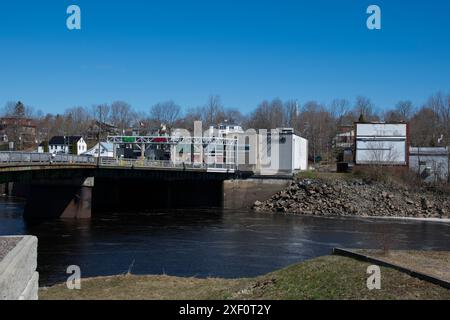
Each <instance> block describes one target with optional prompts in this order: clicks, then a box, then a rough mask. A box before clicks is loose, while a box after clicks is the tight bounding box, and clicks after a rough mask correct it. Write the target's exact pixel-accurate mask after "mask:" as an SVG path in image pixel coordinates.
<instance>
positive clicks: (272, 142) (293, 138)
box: [250, 128, 308, 176]
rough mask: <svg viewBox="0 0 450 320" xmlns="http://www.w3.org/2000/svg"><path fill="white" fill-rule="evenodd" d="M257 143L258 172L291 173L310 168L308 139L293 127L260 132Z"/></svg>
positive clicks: (268, 174)
mask: <svg viewBox="0 0 450 320" xmlns="http://www.w3.org/2000/svg"><path fill="white" fill-rule="evenodd" d="M257 145H258V147H257V148H258V149H257V153H256V165H255V169H254V171H255V173H256V174H259V175H262V176H270V175H291V174H293V173H294V172H296V171H305V170H308V140H306V139H304V138H302V137H300V136H298V135H296V134H295V133H294V129H292V128H278V129H276V130H271V132H268V134H267V135H265V134H258V141H257ZM250 148H251V147H250ZM250 152H251V150H250Z"/></svg>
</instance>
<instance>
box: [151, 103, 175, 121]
mask: <svg viewBox="0 0 450 320" xmlns="http://www.w3.org/2000/svg"><path fill="white" fill-rule="evenodd" d="M180 114H181V107H180V106H179V105H178V104H176V103H175V102H173V101H166V102H161V103H157V104H155V105H154V106H152V107H151V109H150V117H151V118H152V119H153V120H155V121H157V122H158V125H160V124H165V125H167V126H169V127H172V126H173V125H174V124H175V122H176V121H177V120H178V119H179V118H180Z"/></svg>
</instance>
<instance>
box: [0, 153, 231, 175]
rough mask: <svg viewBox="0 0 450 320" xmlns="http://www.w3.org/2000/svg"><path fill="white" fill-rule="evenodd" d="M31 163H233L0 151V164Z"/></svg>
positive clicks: (199, 166) (221, 168)
mask: <svg viewBox="0 0 450 320" xmlns="http://www.w3.org/2000/svg"><path fill="white" fill-rule="evenodd" d="M24 164H26V165H30V164H31V165H32V164H36V165H38V164H49V165H51V164H91V165H96V164H99V165H100V166H102V167H124V168H161V169H169V168H171V169H180V170H185V169H190V170H205V171H210V172H234V171H235V169H236V166H235V164H233V163H195V162H194V163H188V162H173V161H170V160H148V159H144V160H143V159H115V158H100V161H98V158H94V157H90V156H77V155H70V154H51V153H38V152H16V151H7V152H0V166H1V165H3V166H8V165H10V166H14V165H24Z"/></svg>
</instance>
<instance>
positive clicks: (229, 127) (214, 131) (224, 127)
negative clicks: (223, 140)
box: [208, 123, 244, 137]
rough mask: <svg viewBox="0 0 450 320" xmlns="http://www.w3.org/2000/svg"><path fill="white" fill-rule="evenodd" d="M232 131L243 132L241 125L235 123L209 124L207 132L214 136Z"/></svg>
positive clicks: (231, 132)
mask: <svg viewBox="0 0 450 320" xmlns="http://www.w3.org/2000/svg"><path fill="white" fill-rule="evenodd" d="M233 133H244V130H243V129H242V127H241V126H239V125H236V124H229V123H221V124H219V125H218V126H210V127H209V131H208V134H209V136H214V137H225V136H227V135H229V134H233Z"/></svg>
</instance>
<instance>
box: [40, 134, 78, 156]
mask: <svg viewBox="0 0 450 320" xmlns="http://www.w3.org/2000/svg"><path fill="white" fill-rule="evenodd" d="M48 151H49V152H50V153H65V154H76V155H80V154H82V153H84V152H86V151H87V144H86V142H85V141H84V139H83V137H81V136H54V137H53V138H51V139H50V141H49V142H48Z"/></svg>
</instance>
